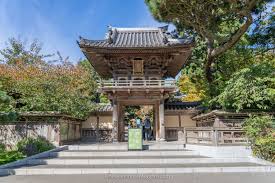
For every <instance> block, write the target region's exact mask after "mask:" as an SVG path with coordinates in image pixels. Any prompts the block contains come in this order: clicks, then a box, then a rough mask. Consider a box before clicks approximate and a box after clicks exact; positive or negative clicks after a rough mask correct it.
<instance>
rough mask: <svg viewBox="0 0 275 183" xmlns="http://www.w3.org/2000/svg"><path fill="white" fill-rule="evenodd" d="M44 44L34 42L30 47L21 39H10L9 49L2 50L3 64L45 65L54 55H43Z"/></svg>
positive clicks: (0, 52)
mask: <svg viewBox="0 0 275 183" xmlns="http://www.w3.org/2000/svg"><path fill="white" fill-rule="evenodd" d="M41 50H42V44H41V43H39V42H38V40H34V41H33V42H31V43H30V44H29V45H28V46H27V44H26V42H24V41H22V40H21V39H16V38H10V39H9V40H8V43H7V47H6V48H4V49H2V50H0V54H1V55H2V57H3V58H2V59H0V61H1V62H2V63H6V64H9V65H26V64H45V59H46V58H49V57H51V56H53V54H46V55H45V54H42V53H41Z"/></svg>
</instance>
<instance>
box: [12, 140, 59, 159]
mask: <svg viewBox="0 0 275 183" xmlns="http://www.w3.org/2000/svg"><path fill="white" fill-rule="evenodd" d="M53 148H54V145H52V144H51V143H50V142H49V141H48V140H46V139H45V138H43V137H37V138H25V139H23V140H21V141H19V142H18V143H17V149H18V151H19V152H21V153H22V154H24V155H26V156H32V155H35V154H38V153H41V152H44V151H48V150H51V149H53Z"/></svg>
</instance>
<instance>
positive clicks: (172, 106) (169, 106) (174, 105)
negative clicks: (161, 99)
mask: <svg viewBox="0 0 275 183" xmlns="http://www.w3.org/2000/svg"><path fill="white" fill-rule="evenodd" d="M200 105H201V102H200V101H197V102H167V103H165V104H164V107H165V109H166V110H181V109H190V108H197V107H198V106H200Z"/></svg>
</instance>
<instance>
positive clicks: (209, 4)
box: [145, 0, 267, 83]
mask: <svg viewBox="0 0 275 183" xmlns="http://www.w3.org/2000/svg"><path fill="white" fill-rule="evenodd" d="M145 2H146V4H147V5H148V6H149V9H150V11H151V12H152V14H153V16H154V17H155V18H156V19H157V20H159V21H164V22H172V23H174V24H175V25H176V26H177V28H178V29H179V30H182V31H185V32H191V33H192V34H197V35H199V36H201V37H202V38H203V40H204V41H205V44H206V47H207V54H206V58H205V63H204V70H205V76H206V79H207V81H208V82H209V83H212V82H213V70H214V69H213V67H214V66H215V63H216V61H217V60H216V58H217V57H219V56H221V55H222V54H223V53H225V52H226V51H227V50H228V49H230V48H232V47H233V46H234V45H235V44H236V43H237V42H238V41H239V40H240V38H241V37H242V35H244V34H245V32H246V31H247V30H248V28H249V26H250V25H251V24H252V23H253V13H259V12H260V11H261V7H262V6H263V4H265V3H266V2H267V1H265V0H210V1H201V0H145Z"/></svg>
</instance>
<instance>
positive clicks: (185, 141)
mask: <svg viewBox="0 0 275 183" xmlns="http://www.w3.org/2000/svg"><path fill="white" fill-rule="evenodd" d="M183 135H184V143H185V144H187V132H186V129H185V127H184V128H183Z"/></svg>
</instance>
